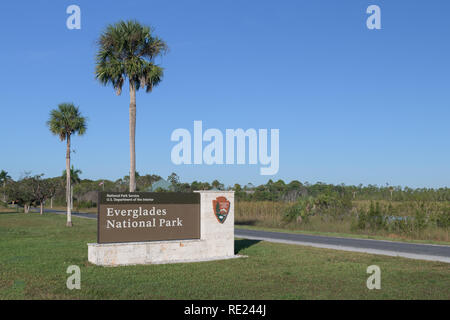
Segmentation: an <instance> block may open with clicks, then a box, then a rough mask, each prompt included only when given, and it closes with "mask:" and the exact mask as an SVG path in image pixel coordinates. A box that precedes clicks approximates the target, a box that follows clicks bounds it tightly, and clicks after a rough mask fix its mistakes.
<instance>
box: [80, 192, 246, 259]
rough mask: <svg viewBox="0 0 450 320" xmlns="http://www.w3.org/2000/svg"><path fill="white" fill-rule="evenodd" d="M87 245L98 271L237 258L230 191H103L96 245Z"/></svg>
mask: <svg viewBox="0 0 450 320" xmlns="http://www.w3.org/2000/svg"><path fill="white" fill-rule="evenodd" d="M87 245H88V260H89V262H90V263H93V264H95V265H99V266H129V265H137V264H159V263H179V262H199V261H212V260H221V259H234V258H239V257H241V256H240V255H236V254H235V252H234V191H221V190H208V191H205V190H202V191H194V192H193V193H175V192H158V193H150V192H144V193H140V192H132V193H127V192H106V191H105V192H101V193H100V194H99V201H98V239H97V243H88V244H87Z"/></svg>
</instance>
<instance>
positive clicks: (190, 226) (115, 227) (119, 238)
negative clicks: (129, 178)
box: [97, 192, 200, 243]
mask: <svg viewBox="0 0 450 320" xmlns="http://www.w3.org/2000/svg"><path fill="white" fill-rule="evenodd" d="M98 203H99V205H98V232H97V235H98V239H97V241H98V243H117V242H121V243H122V242H142V241H164V240H187V239H200V194H199V193H178V192H168V193H162V192H131V193H127V192H100V193H99V202H98Z"/></svg>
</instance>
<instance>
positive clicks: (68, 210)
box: [66, 135, 72, 227]
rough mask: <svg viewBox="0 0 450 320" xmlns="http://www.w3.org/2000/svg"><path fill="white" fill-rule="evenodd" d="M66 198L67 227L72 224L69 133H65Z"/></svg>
mask: <svg viewBox="0 0 450 320" xmlns="http://www.w3.org/2000/svg"><path fill="white" fill-rule="evenodd" d="M66 200H67V223H66V226H67V227H71V226H72V212H71V208H70V205H71V200H70V135H67V151H66Z"/></svg>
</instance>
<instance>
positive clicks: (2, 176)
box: [0, 170, 11, 202]
mask: <svg viewBox="0 0 450 320" xmlns="http://www.w3.org/2000/svg"><path fill="white" fill-rule="evenodd" d="M10 179H11V177H10V176H9V175H8V172H6V171H5V170H2V171H1V172H0V183H2V184H3V202H6V182H7V181H8V180H10Z"/></svg>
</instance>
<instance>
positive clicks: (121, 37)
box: [95, 21, 168, 192]
mask: <svg viewBox="0 0 450 320" xmlns="http://www.w3.org/2000/svg"><path fill="white" fill-rule="evenodd" d="M152 32H153V30H152V29H151V28H150V27H148V26H143V25H141V24H140V23H139V22H137V21H120V22H118V23H116V24H112V25H109V26H108V27H107V28H106V30H105V31H104V32H103V33H102V34H101V36H100V38H99V40H98V45H99V51H98V53H97V65H96V69H95V77H96V79H97V80H99V81H100V82H101V83H102V84H103V85H108V84H111V85H112V86H113V87H114V89H115V91H116V94H117V95H120V94H121V93H122V86H123V84H124V83H125V80H126V79H128V82H129V88H130V110H129V113H130V119H129V122H130V181H129V182H130V192H134V191H135V190H136V178H135V172H136V152H135V136H136V91H138V90H139V89H140V88H145V90H146V92H151V91H152V90H153V88H154V87H155V86H157V85H158V84H159V83H160V82H161V80H162V77H163V69H162V68H161V67H160V66H159V65H157V64H156V63H155V59H156V58H157V57H159V56H161V55H162V54H164V53H166V52H167V50H168V47H167V44H166V43H165V42H164V41H163V40H161V39H160V38H158V37H157V36H154V35H152Z"/></svg>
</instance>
